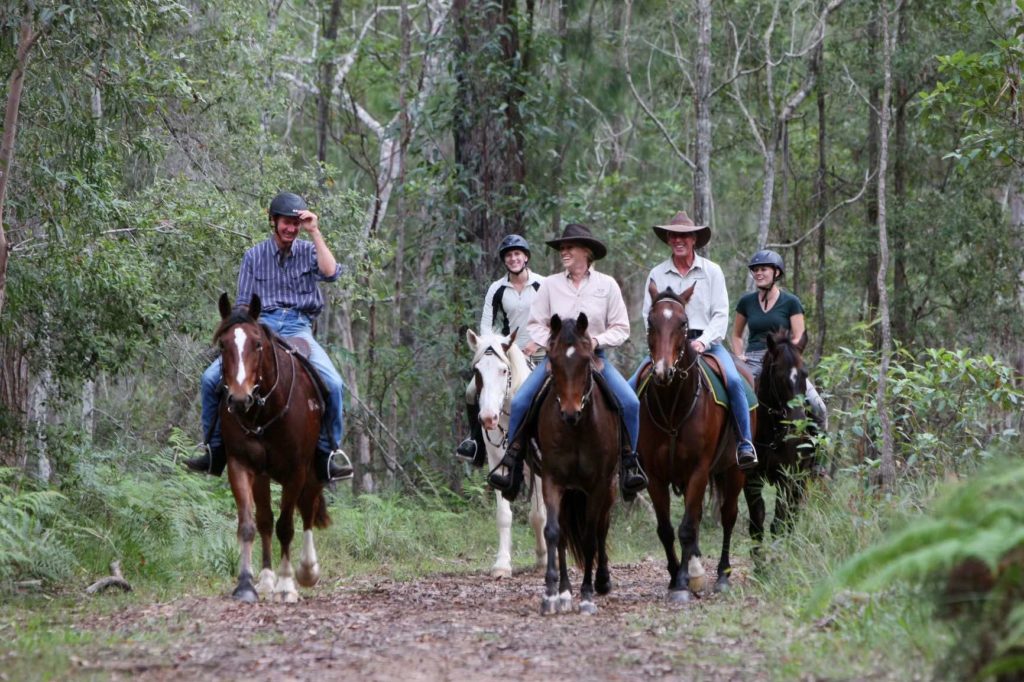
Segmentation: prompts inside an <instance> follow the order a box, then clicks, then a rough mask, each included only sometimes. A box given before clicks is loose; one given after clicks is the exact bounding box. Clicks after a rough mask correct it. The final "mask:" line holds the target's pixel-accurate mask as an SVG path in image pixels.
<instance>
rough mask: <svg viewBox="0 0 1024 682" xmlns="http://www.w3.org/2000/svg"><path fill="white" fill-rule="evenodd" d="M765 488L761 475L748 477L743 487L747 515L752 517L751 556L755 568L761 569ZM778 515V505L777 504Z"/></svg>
mask: <svg viewBox="0 0 1024 682" xmlns="http://www.w3.org/2000/svg"><path fill="white" fill-rule="evenodd" d="M762 488H764V478H763V477H762V476H761V475H758V476H756V477H755V476H748V477H747V482H746V483H745V484H744V486H743V498H744V499H745V500H746V501H747V513H748V514H749V515H750V526H749V528H750V540H751V542H752V544H753V548H752V549H751V554H752V556H753V559H754V567H755V568H758V569H759V568H760V564H761V545H762V543H763V542H764V517H765V504H764V497H762V496H761V492H762ZM776 513H778V505H777V504H776Z"/></svg>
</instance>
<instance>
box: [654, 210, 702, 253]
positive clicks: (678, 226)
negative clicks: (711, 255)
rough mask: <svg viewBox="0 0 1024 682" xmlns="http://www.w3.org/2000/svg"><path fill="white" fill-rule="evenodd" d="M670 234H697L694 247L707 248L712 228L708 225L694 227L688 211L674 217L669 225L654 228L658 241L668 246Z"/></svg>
mask: <svg viewBox="0 0 1024 682" xmlns="http://www.w3.org/2000/svg"><path fill="white" fill-rule="evenodd" d="M669 232H676V233H686V232H696V233H697V243H696V244H694V245H693V248H695V249H699V248H702V247H704V246H707V243H708V242H709V241H711V228H710V227H708V226H707V225H694V224H693V221H692V220H690V216H688V215H686V211H680V212H679V213H676V214H675V215H674V216H672V220H670V221H668V225H655V226H654V234H656V235H658V239H660V240H661V241H663V242H665V243H666V244H668V233H669Z"/></svg>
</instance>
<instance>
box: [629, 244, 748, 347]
mask: <svg viewBox="0 0 1024 682" xmlns="http://www.w3.org/2000/svg"><path fill="white" fill-rule="evenodd" d="M647 282H654V286H655V288H657V290H658V291H664V290H665V289H667V288H669V287H672V291H674V292H675V293H677V294H681V293H683V292H684V291H686V290H687V289H689V288H690V285H691V284H696V285H697V286H696V287H694V289H693V296H692V297H691V298H690V302H689V303H687V304H686V317H687V318H689V323H690V329H701V330H703V333H702V334H701V335H700V337H699V338H698V339H697V341H700V342H701V343H703V344H704V347H705V348H707V347H709V346H710V345H711V344H713V343H721V342H722V339H724V338H725V331H726V327H727V326H728V324H729V292H728V290H727V289H726V288H725V275H724V274H722V268H720V267H719V266H718V264H717V263H713V262H711V261H709V260H708V259H707V258H703V257H701V256H694V259H693V265H692V266H691V267H690V269H689V270H688V271H687V273H686V275H685V276H684V275H681V274H680V273H679V270H677V269H676V266H675V265H674V264H673V263H672V259H671V258H669V259H668V260H665V261H662V262H661V263H658V264H657V265H655V266H654V268H653V269H652V270H651V272H650V274H649V275H647ZM647 282H644V308H643V317H644V325H645V326H646V325H647V314H648V313H650V312H651V293H650V292H649V291H648V290H647Z"/></svg>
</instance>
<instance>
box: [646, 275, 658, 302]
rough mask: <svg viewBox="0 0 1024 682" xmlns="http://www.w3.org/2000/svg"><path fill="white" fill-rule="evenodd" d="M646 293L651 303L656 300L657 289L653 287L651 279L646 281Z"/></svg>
mask: <svg viewBox="0 0 1024 682" xmlns="http://www.w3.org/2000/svg"><path fill="white" fill-rule="evenodd" d="M647 293H648V294H650V296H651V301H652V302H653V301H654V299H656V298H658V287H656V286H654V280H653V279H649V280H647Z"/></svg>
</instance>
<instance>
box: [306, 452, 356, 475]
mask: <svg viewBox="0 0 1024 682" xmlns="http://www.w3.org/2000/svg"><path fill="white" fill-rule="evenodd" d="M354 475H355V470H354V469H353V468H352V462H351V461H350V460H349V458H348V455H346V454H345V451H344V450H342V449H341V448H338V449H337V450H333V451H330V452H329V451H327V450H320V449H318V450H317V451H316V477H317V478H318V479H320V481H321V482H323V483H330V482H331V481H346V480H348V479H350V478H352V476H354Z"/></svg>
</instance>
